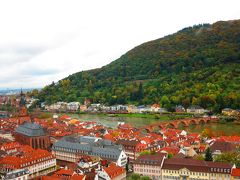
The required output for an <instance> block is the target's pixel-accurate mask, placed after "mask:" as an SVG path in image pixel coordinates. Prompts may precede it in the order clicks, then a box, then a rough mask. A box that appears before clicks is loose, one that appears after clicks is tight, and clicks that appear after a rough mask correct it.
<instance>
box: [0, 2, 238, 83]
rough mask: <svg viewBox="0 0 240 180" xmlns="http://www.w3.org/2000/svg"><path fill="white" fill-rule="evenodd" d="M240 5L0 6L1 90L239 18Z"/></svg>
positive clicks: (53, 77) (45, 80) (103, 62)
mask: <svg viewBox="0 0 240 180" xmlns="http://www.w3.org/2000/svg"><path fill="white" fill-rule="evenodd" d="M239 6H240V2H239V1H238V0H228V1H225V0H222V1H221V0H220V1H219V0H218V1H207V0H201V1H200V0H199V1H192V0H183V1H179V0H168V1H159V0H101V1H99V0H88V1H81V0H71V1H69V0H50V1H49V0H36V1H32V0H21V1H19V0H8V1H0V24H1V26H0V27H1V28H0V64H1V66H0V77H1V78H0V88H3V87H9V88H19V87H42V86H44V85H47V84H49V83H51V82H52V81H57V80H59V79H61V78H64V77H66V76H68V75H69V74H72V73H75V72H78V71H81V70H86V69H92V68H96V67H101V66H103V65H106V64H107V63H109V62H111V61H113V60H115V59H117V58H118V57H120V56H121V55H122V54H124V53H125V52H126V51H128V50H130V49H131V48H133V47H134V46H137V45H139V44H141V43H143V42H146V41H149V40H152V39H156V38H160V37H162V36H165V35H168V34H171V33H174V32H176V31H177V30H180V29H181V28H184V27H186V26H191V25H194V24H199V23H213V22H215V21H218V20H230V19H237V18H239V17H240V11H239V8H238V7H239Z"/></svg>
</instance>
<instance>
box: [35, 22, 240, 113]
mask: <svg viewBox="0 0 240 180" xmlns="http://www.w3.org/2000/svg"><path fill="white" fill-rule="evenodd" d="M116 43H117V42H116ZM38 98H39V99H40V101H45V102H46V103H48V104H50V103H53V102H56V101H68V102H70V101H80V102H83V101H84V99H85V98H90V99H91V100H92V102H101V103H105V104H110V105H111V104H129V103H132V104H151V103H161V104H162V106H164V107H166V108H169V109H171V107H174V106H175V105H177V104H182V105H184V106H186V107H187V106H189V105H191V104H197V105H200V106H203V107H205V108H209V109H212V110H214V111H219V109H221V108H224V107H231V108H240V20H235V21H226V22H224V21H220V22H217V23H214V24H212V25H210V24H203V25H197V26H193V27H188V28H184V29H182V30H181V31H179V32H177V33H175V34H172V35H169V36H166V37H163V38H160V39H157V40H154V41H150V42H146V43H144V44H142V45H140V46H138V47H135V48H134V49H132V50H130V51H129V52H127V53H126V54H124V55H122V56H121V57H120V58H119V59H117V60H115V61H113V62H112V63H110V64H108V65H106V66H104V67H102V68H99V69H94V70H89V71H83V72H78V73H76V74H73V75H70V76H69V77H67V78H65V79H63V80H61V81H59V82H58V83H53V84H51V85H48V86H46V87H45V88H44V89H43V90H42V91H41V92H40V93H39V95H38Z"/></svg>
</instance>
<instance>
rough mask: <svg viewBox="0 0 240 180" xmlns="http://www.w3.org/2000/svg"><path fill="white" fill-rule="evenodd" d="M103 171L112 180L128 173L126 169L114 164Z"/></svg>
mask: <svg viewBox="0 0 240 180" xmlns="http://www.w3.org/2000/svg"><path fill="white" fill-rule="evenodd" d="M103 169H104V171H105V172H106V173H107V174H108V175H109V177H110V178H111V179H113V178H115V177H117V176H119V175H121V174H123V173H126V171H125V169H124V168H122V167H120V166H117V165H116V164H114V163H111V164H110V165H109V166H108V167H103Z"/></svg>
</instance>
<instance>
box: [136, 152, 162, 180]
mask: <svg viewBox="0 0 240 180" xmlns="http://www.w3.org/2000/svg"><path fill="white" fill-rule="evenodd" d="M166 155H167V154H165V153H158V154H154V155H152V154H146V155H141V156H139V157H138V158H137V160H136V161H135V162H134V163H133V171H134V173H137V174H140V175H142V176H148V177H150V178H151V179H152V180H159V179H161V168H162V166H163V162H164V159H165V158H166Z"/></svg>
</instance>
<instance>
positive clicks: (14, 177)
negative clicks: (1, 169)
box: [2, 169, 29, 180]
mask: <svg viewBox="0 0 240 180" xmlns="http://www.w3.org/2000/svg"><path fill="white" fill-rule="evenodd" d="M2 179H3V180H27V179H29V171H28V170H27V169H18V170H15V171H11V172H9V173H7V174H6V175H5V176H3V177H2Z"/></svg>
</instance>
